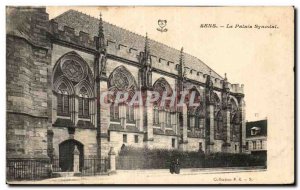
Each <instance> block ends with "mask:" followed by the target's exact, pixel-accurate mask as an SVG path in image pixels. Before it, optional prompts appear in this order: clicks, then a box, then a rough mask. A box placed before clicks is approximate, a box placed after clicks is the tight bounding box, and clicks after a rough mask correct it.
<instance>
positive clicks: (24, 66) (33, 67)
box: [6, 7, 51, 157]
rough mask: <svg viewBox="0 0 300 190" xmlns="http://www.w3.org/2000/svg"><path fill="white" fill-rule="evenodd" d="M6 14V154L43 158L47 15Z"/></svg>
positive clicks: (36, 12) (9, 10)
mask: <svg viewBox="0 0 300 190" xmlns="http://www.w3.org/2000/svg"><path fill="white" fill-rule="evenodd" d="M6 11H7V20H6V24H7V35H6V37H7V40H6V47H7V52H6V59H7V62H6V73H7V74H6V76H7V80H6V90H7V107H6V110H7V145H8V146H7V155H11V154H15V153H18V154H27V155H31V156H33V157H39V156H40V155H47V128H48V126H49V122H48V104H47V100H48V99H47V90H48V86H47V72H48V70H47V67H48V65H49V64H50V59H51V49H50V41H49V39H48V37H47V30H48V26H49V23H48V14H47V13H46V10H45V8H35V9H33V8H27V7H22V8H20V7H19V8H15V7H7V8H6ZM18 157H20V156H18Z"/></svg>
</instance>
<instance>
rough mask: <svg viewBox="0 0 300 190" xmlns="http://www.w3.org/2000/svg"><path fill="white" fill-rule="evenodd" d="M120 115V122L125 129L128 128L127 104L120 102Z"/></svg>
mask: <svg viewBox="0 0 300 190" xmlns="http://www.w3.org/2000/svg"><path fill="white" fill-rule="evenodd" d="M119 115H120V122H121V126H122V128H123V129H125V128H126V105H125V104H120V105H119Z"/></svg>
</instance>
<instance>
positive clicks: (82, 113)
mask: <svg viewBox="0 0 300 190" xmlns="http://www.w3.org/2000/svg"><path fill="white" fill-rule="evenodd" d="M78 105H79V109H78V117H79V118H89V117H90V114H89V98H88V94H87V90H86V89H85V88H84V87H83V88H81V90H80V92H79V99H78Z"/></svg>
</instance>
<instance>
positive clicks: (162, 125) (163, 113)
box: [159, 109, 166, 132]
mask: <svg viewBox="0 0 300 190" xmlns="http://www.w3.org/2000/svg"><path fill="white" fill-rule="evenodd" d="M159 121H160V128H161V130H163V131H164V132H165V130H166V110H165V109H162V110H160V111H159Z"/></svg>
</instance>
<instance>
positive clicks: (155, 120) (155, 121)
mask: <svg viewBox="0 0 300 190" xmlns="http://www.w3.org/2000/svg"><path fill="white" fill-rule="evenodd" d="M153 124H154V125H158V124H159V113H158V108H157V107H154V109H153Z"/></svg>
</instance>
